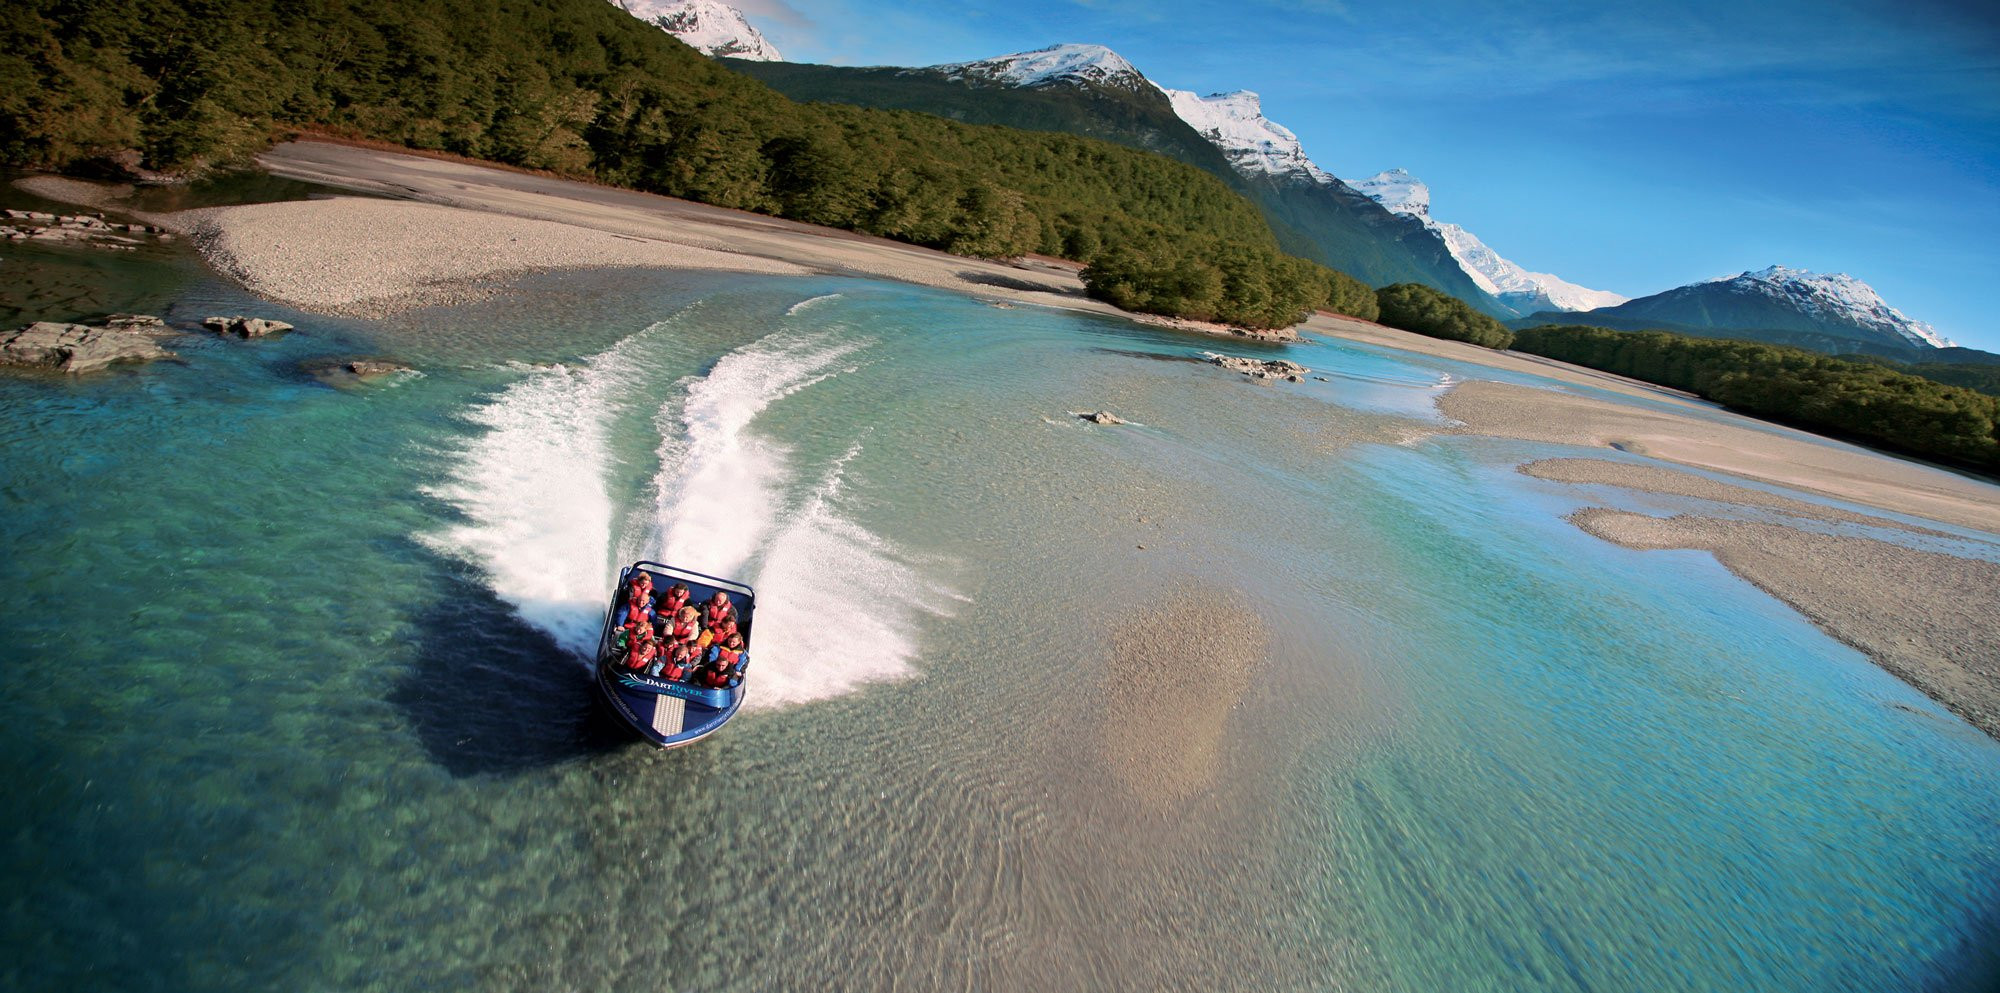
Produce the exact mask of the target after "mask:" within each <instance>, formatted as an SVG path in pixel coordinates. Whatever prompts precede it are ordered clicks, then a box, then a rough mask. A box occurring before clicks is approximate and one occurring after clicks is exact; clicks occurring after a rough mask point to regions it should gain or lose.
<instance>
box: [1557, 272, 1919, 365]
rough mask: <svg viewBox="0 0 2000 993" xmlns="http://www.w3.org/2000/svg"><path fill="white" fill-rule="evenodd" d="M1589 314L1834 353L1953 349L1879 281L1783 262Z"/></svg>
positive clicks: (1605, 322)
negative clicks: (1893, 302)
mask: <svg viewBox="0 0 2000 993" xmlns="http://www.w3.org/2000/svg"><path fill="white" fill-rule="evenodd" d="M1585 320H1586V321H1588V322H1589V323H1591V324H1597V325H1601V326H1603V327H1607V328H1622V329H1625V330H1628V331H1642V330H1646V329H1649V328H1659V329H1661V330H1666V331H1679V332H1683V333H1686V334H1698V335H1705V336H1708V337H1714V338H1740V339H1747V340H1751V341H1768V342H1773V343H1776V344H1781V345H1796V346H1799V347H1802V348H1812V349H1817V350H1819V351H1822V352H1830V353H1833V354H1836V355H1838V354H1845V353H1848V352H1866V353H1871V354H1877V355H1889V356H1892V357H1896V358H1911V357H1913V354H1912V353H1915V355H1916V356H1921V354H1922V353H1925V352H1930V351H1932V350H1933V349H1939V348H1951V347H1954V346H1953V345H1952V343H1951V342H1949V341H1946V340H1945V339H1944V336H1942V335H1940V334H1938V332H1937V329H1936V328H1933V327H1931V326H1930V325H1928V324H1925V323H1923V322H1922V321H1917V320H1912V319H1911V318H1909V317H1907V316H1905V315H1904V314H1903V313H1902V312H1901V311H1899V310H1897V309H1896V308H1894V307H1891V306H1889V305H1888V304H1887V303H1886V302H1884V301H1883V300H1882V296H1881V294H1879V293H1876V292H1875V289H1874V287H1871V286H1869V285H1868V284H1867V283H1864V282H1862V281H1860V280H1858V279H1855V278H1854V277H1853V276H1849V275H1847V274H1846V273H1834V274H1832V275H1822V274H1820V273H1814V272H1807V271H1806V270H1804V269H1793V268H1791V267H1789V266H1777V265H1774V266H1771V267H1770V268H1768V269H1760V270H1758V271H1756V272H1743V273H1737V274H1736V275H1734V276H1723V277H1720V278H1717V279H1709V280H1703V281H1702V282H1699V283H1691V284H1689V285H1687V286H1677V287H1675V288H1673V289H1671V290H1667V291H1666V292H1664V293H1655V294H1653V295H1652V296H1649V297H1640V298H1638V299H1637V300H1629V301H1626V302H1625V303H1622V304H1619V305H1618V306H1616V307H1606V308H1604V309H1602V310H1597V311H1592V312H1591V313H1590V315H1589V316H1588V317H1587V318H1585Z"/></svg>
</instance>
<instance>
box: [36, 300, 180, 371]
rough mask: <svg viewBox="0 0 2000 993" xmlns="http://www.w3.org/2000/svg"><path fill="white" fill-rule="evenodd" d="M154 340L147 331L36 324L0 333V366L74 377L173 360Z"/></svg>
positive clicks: (59, 323) (84, 325)
mask: <svg viewBox="0 0 2000 993" xmlns="http://www.w3.org/2000/svg"><path fill="white" fill-rule="evenodd" d="M122 316H125V317H138V316H143V315H129V314H128V315H122ZM152 320H155V321H157V320H158V318H152ZM161 326H162V327H164V322H162V325H161ZM153 337H154V335H153V333H152V332H150V331H148V330H138V329H127V328H119V327H92V326H90V325H88V324H66V323H63V322H60V321H36V322H35V323H33V324H30V325H28V326H26V327H22V328H16V329H14V330H12V331H6V332H0V365H4V366H13V367H17V368H37V369H49V370H53V371H56V372H62V373H67V374H70V375H75V374H78V373H85V372H94V371H96V370H98V369H102V368H104V367H105V366H108V365H112V364H115V363H120V362H151V361H153V360H155V359H170V358H173V357H174V353H173V352H170V351H168V350H166V349H165V348H162V347H160V345H159V343H158V342H156V341H154V340H153Z"/></svg>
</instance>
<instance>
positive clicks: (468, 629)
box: [388, 561, 632, 777]
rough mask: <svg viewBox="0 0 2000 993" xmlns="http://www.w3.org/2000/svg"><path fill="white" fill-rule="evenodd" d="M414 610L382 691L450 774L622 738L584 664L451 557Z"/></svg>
mask: <svg viewBox="0 0 2000 993" xmlns="http://www.w3.org/2000/svg"><path fill="white" fill-rule="evenodd" d="M439 565H440V567H441V568H440V570H439V571H440V574H441V575H443V576H445V577H446V579H445V584H446V585H445V589H444V595H443V596H441V597H440V598H439V599H438V600H437V602H436V603H435V604H433V605H432V606H431V607H430V608H428V609H426V610H425V611H424V612H423V613H422V614H421V615H420V616H419V619H418V623H419V624H420V625H421V626H422V630H423V632H424V633H423V635H422V640H421V643H420V646H419V648H418V652H417V659H416V662H415V664H414V665H413V666H412V667H411V669H410V671H409V672H408V673H407V674H406V675H405V676H404V677H403V678H402V679H401V680H400V681H399V682H398V683H397V684H396V686H395V687H394V688H393V689H391V690H390V691H389V694H388V700H389V702H390V703H392V704H394V705H396V706H397V707H400V708H402V710H403V711H404V713H406V714H407V715H408V716H409V719H410V724H411V725H412V726H413V727H414V728H415V729H416V732H417V737H418V738H419V739H420V740H421V741H422V742H423V746H424V749H425V750H426V751H428V752H429V753H430V755H431V758H432V759H433V760H434V761H436V762H437V764H438V765H440V766H442V767H443V768H444V769H445V770H446V771H447V772H450V773H451V774H452V775H453V776H458V777H468V776H488V775H507V774H512V773H518V772H525V771H527V770H530V769H538V768H544V767H547V766H552V765H558V764H561V763H564V762H570V761H574V760H577V759H583V758H589V757H591V756H594V755H600V754H603V753H605V752H609V751H611V750H612V749H613V748H616V747H618V746H620V745H623V744H626V743H629V742H630V741H631V740H632V738H631V735H629V734H627V733H625V731H624V729H623V728H621V727H619V726H618V725H617V724H616V723H615V722H614V721H613V720H612V718H611V717H610V716H609V715H607V714H605V713H604V712H603V709H602V708H601V707H599V706H598V704H597V698H596V688H595V687H594V686H593V684H592V679H593V676H592V673H591V671H590V668H589V666H588V664H587V663H586V662H585V661H584V660H582V659H579V658H578V657H577V656H575V655H573V654H571V653H569V652H567V651H565V650H563V649H562V648H561V647H560V646H558V645H557V644H556V643H555V641H554V639H552V638H550V637H549V635H548V634H547V633H546V632H543V631H541V630H540V629H538V628H536V627H534V626H532V625H530V624H529V623H528V622H527V621H525V620H522V619H521V616H520V615H519V614H517V613H515V611H514V608H513V607H511V606H509V605H508V604H507V603H505V602H503V601H502V600H500V598H499V597H497V596H495V595H494V594H493V591H492V590H490V589H488V588H486V587H485V586H484V585H482V584H481V583H479V582H478V581H477V580H476V579H475V578H473V577H471V576H468V575H465V574H464V570H463V568H462V567H460V566H457V565H456V564H455V563H446V562H442V561H441V562H440V563H439Z"/></svg>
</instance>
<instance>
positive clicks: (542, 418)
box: [425, 322, 665, 655]
mask: <svg viewBox="0 0 2000 993" xmlns="http://www.w3.org/2000/svg"><path fill="white" fill-rule="evenodd" d="M664 326H665V322H662V323H661V324H655V325H653V327H651V328H648V329H647V330H646V331H642V332H640V333H639V334H637V335H634V336H632V337H630V338H627V339H625V340H624V341H621V342H619V343H618V344H617V345H615V346H613V347H612V348H610V349H608V350H607V351H605V352H603V353H600V354H599V355H596V356H594V357H592V358H590V359H588V360H586V361H585V362H583V363H582V364H580V365H577V366H574V367H572V366H565V365H557V366H549V367H539V368H536V369H535V370H534V371H533V372H531V373H530V374H529V375H528V378H526V379H523V380H521V381H520V382H518V383H515V384H514V385H513V386H511V387H508V388H507V389H506V390H505V391H504V392H502V393H501V394H500V395H499V396H498V397H496V398H494V399H493V400H492V401H490V402H488V403H487V404H485V405H484V406H481V407H479V408H477V409H475V410H474V411H472V413H471V414H469V415H468V419H469V420H471V421H472V422H473V423H474V424H476V425H478V426H480V427H481V428H484V429H485V430H484V431H483V433H481V434H480V435H479V436H478V437H476V438H474V439H472V440H471V441H469V442H467V443H466V445H465V447H464V448H463V449H462V450H461V451H460V452H458V453H457V458H456V459H455V464H454V465H453V467H452V469H451V471H450V481H449V482H447V483H444V484H442V485H439V486H437V487H433V488H431V489H430V490H429V492H430V493H431V494H432V495H434V496H437V497H439V498H440V499H443V500H445V501H447V502H449V503H450V504H452V506H454V507H456V508H458V510H459V511H460V512H461V513H462V514H463V515H464V517H465V522H464V523H462V524H458V525H455V526H452V527H449V528H446V529H445V530H443V531H442V532H439V533H437V534H434V535H430V536H427V537H426V538H425V541H426V543H427V544H429V545H430V546H431V547H433V548H435V549H437V550H438V551H441V552H443V553H445V554H448V555H451V556H454V557H456V558H459V559H462V560H463V561H465V562H467V563H469V564H471V565H473V566H476V567H478V568H479V569H481V570H483V571H484V572H485V573H486V574H487V578H488V582H489V583H490V584H491V587H492V589H493V592H494V593H495V594H496V595H497V596H499V597H500V599H502V600H504V601H506V602H507V603H509V604H511V605H512V606H513V607H514V608H515V610H517V611H518V612H519V613H520V615H521V616H522V617H523V618H524V619H526V620H527V621H528V622H529V623H530V624H533V625H534V626H536V627H538V628H540V629H542V630H543V631H546V632H548V634H549V635H550V636H551V637H553V638H554V639H555V640H556V643H557V644H559V645H561V646H562V647H564V648H566V649H568V650H570V651H572V652H575V653H577V654H579V655H588V654H589V653H590V652H592V651H594V650H595V648H596V644H597V636H598V627H599V625H600V624H601V623H602V618H603V614H604V597H605V590H606V588H607V585H608V584H609V582H610V577H611V576H612V575H613V569H614V564H613V563H612V561H611V548H610V541H609V536H610V534H611V525H612V519H613V516H614V513H615V507H614V504H613V502H612V499H611V496H610V494H609V493H608V492H607V491H606V489H605V480H604V475H605V472H606V470H607V469H609V468H610V466H611V453H610V446H609V444H608V442H607V437H606V433H607V422H608V421H609V419H610V417H611V415H612V413H613V412H614V411H615V408H616V407H617V406H618V405H619V404H620V403H621V402H629V394H630V393H631V392H632V391H633V390H634V389H635V388H636V387H635V386H634V382H635V379H636V378H637V377H635V375H634V361H635V358H636V353H637V352H638V351H639V350H641V349H642V347H643V341H644V339H646V338H647V337H649V335H650V334H651V333H652V332H653V331H655V330H656V329H659V328H661V327H664Z"/></svg>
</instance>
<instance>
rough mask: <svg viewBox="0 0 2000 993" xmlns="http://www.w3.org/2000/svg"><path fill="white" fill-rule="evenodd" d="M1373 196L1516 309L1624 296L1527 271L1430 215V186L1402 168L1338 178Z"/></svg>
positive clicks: (1579, 308)
mask: <svg viewBox="0 0 2000 993" xmlns="http://www.w3.org/2000/svg"><path fill="white" fill-rule="evenodd" d="M1343 182H1345V183H1346V184H1347V185H1349V186H1352V187H1354V188H1355V189H1357V190H1360V191H1361V192H1363V193H1365V194H1367V195H1368V196H1370V197H1373V198H1374V199H1375V200H1376V202H1378V203H1380V204H1382V206H1384V207H1387V208H1389V210H1391V211H1393V212H1395V213H1398V214H1403V215H1405V216H1409V217H1415V218H1417V219H1418V220H1420V221H1422V222H1423V223H1424V224H1425V225H1426V226H1428V227H1430V228H1431V229H1432V230H1434V231H1436V232H1437V233H1438V235H1439V236H1440V237H1442V238H1443V239H1444V241H1445V244H1446V245H1448V246H1450V248H1451V254H1452V257H1453V258H1455V259H1457V260H1458V262H1459V265H1460V266H1462V267H1464V269H1465V271H1466V273H1467V274H1468V275H1470V276H1471V277H1472V279H1473V281H1474V282H1476V283H1478V284H1479V286H1480V288H1481V289H1483V290H1485V291H1487V292H1488V293H1491V294H1493V295H1494V296H1495V297H1498V298H1499V300H1500V302H1501V303H1504V304H1507V305H1508V306H1510V307H1512V308H1514V310H1515V312H1516V313H1519V314H1533V313H1536V312H1540V311H1550V310H1554V311H1566V312H1583V311H1589V310H1595V309H1597V308H1600V307H1615V306H1617V305H1619V304H1621V303H1624V302H1625V301H1626V300H1627V299H1628V298H1627V297H1625V296H1624V295H1622V294H1618V293H1613V292H1611V291H1610V290H1593V289H1591V288H1589V287H1587V286H1579V285H1577V284H1575V283H1572V282H1570V281H1568V280H1566V279H1563V278H1562V277H1560V276H1557V275H1555V274H1554V273H1547V272H1531V271H1529V270H1528V269H1526V268H1523V267H1522V266H1520V265H1518V264H1516V263H1514V262H1512V261H1510V260H1508V259H1507V258H1505V257H1503V256H1501V254H1500V253H1499V252H1496V251H1494V250H1493V249H1492V248H1491V247H1489V246H1488V245H1487V244H1486V243H1485V242H1484V241H1481V240H1480V239H1479V236H1478V235H1475V234H1473V233H1472V232H1470V231H1467V230H1466V229H1465V228H1463V227H1461V226H1459V225H1457V224H1451V223H1447V222H1444V221H1439V220H1437V219H1436V218H1434V217H1432V216H1431V212H1430V195H1431V191H1430V187H1429V186H1428V185H1426V184H1425V183H1424V182H1423V181H1422V180H1420V179H1418V178H1416V177H1415V176H1412V175H1410V174H1409V172H1408V171H1406V170H1403V169H1389V170H1385V171H1383V172H1378V173H1376V174H1375V175H1373V176H1370V177H1368V178H1366V179H1348V180H1343Z"/></svg>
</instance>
